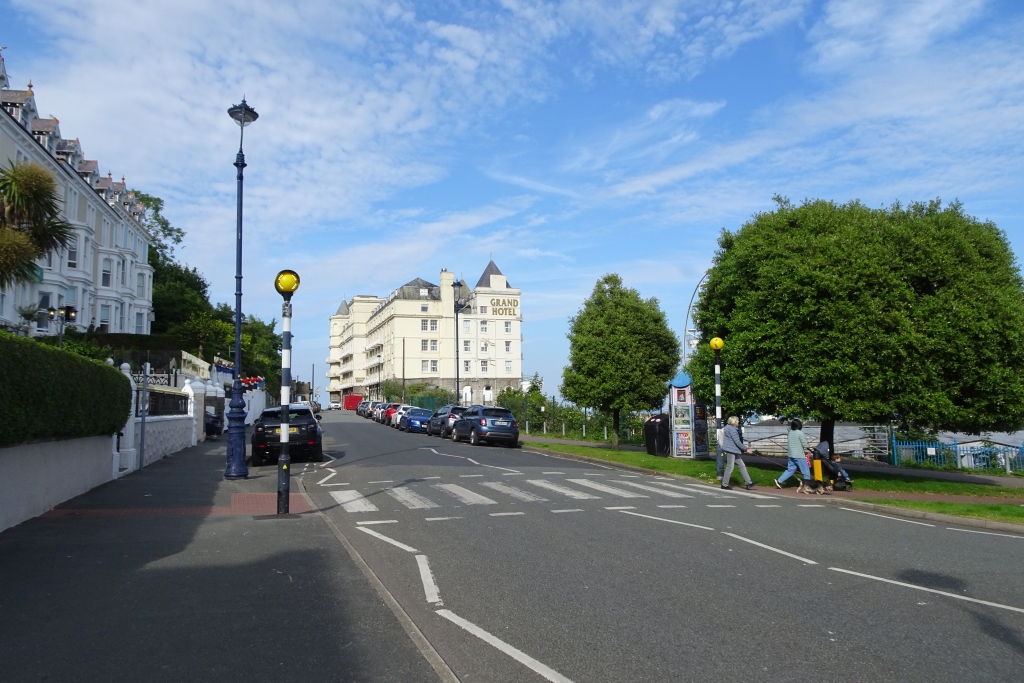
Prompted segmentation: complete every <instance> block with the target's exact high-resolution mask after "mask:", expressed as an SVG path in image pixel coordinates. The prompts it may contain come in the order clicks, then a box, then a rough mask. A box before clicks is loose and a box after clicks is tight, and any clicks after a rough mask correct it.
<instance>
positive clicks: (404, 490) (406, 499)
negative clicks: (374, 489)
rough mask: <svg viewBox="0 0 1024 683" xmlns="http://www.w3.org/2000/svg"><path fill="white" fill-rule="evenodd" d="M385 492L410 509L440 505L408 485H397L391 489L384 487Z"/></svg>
mask: <svg viewBox="0 0 1024 683" xmlns="http://www.w3.org/2000/svg"><path fill="white" fill-rule="evenodd" d="M384 492H385V493H386V494H388V495H389V496H391V497H392V498H394V499H395V500H397V501H398V502H399V503H401V504H402V505H404V506H405V507H407V508H409V509H410V510H428V509H430V508H436V507H440V506H438V504H437V503H434V502H432V501H430V500H428V499H427V498H424V497H423V496H421V495H420V494H418V493H416V492H415V491H413V490H412V489H410V488H408V487H406V486H395V487H393V488H390V489H384Z"/></svg>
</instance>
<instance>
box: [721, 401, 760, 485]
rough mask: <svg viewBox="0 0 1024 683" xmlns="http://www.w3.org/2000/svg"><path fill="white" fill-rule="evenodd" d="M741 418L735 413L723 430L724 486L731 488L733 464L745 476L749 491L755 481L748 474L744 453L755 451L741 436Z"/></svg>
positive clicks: (744, 480) (744, 479)
mask: <svg viewBox="0 0 1024 683" xmlns="http://www.w3.org/2000/svg"><path fill="white" fill-rule="evenodd" d="M739 425H740V419H739V418H738V417H736V416H735V415H733V416H732V417H730V418H729V423H728V424H727V425H725V429H724V430H723V431H722V453H723V454H725V471H724V472H723V473H722V488H723V489H731V488H732V487H731V486H729V477H731V476H732V468H733V465H736V466H738V467H739V468H740V476H742V477H743V482H744V483H745V488H746V489H747V490H748V491H749V490H750V489H752V488H754V483H753V482H752V481H750V475H749V474H747V466H746V464H745V463H744V462H743V454H744V453H753V452H754V451H752V450H750V449H749V448H747V447H746V446H744V445H743V439H741V438H740V430H739Z"/></svg>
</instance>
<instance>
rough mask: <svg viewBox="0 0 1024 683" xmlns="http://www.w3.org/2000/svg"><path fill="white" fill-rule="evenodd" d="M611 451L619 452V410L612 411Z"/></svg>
mask: <svg viewBox="0 0 1024 683" xmlns="http://www.w3.org/2000/svg"><path fill="white" fill-rule="evenodd" d="M612 450H613V451H617V450H619V409H618V408H613V409H612Z"/></svg>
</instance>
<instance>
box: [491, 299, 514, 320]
mask: <svg viewBox="0 0 1024 683" xmlns="http://www.w3.org/2000/svg"><path fill="white" fill-rule="evenodd" d="M491 314H492V315H510V316H513V317H514V316H517V315H519V299H491Z"/></svg>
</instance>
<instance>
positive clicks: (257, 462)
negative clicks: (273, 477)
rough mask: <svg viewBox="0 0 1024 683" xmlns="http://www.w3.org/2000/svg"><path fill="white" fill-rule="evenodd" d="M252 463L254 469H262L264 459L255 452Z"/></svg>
mask: <svg viewBox="0 0 1024 683" xmlns="http://www.w3.org/2000/svg"><path fill="white" fill-rule="evenodd" d="M250 463H251V464H252V466H253V467H262V466H263V458H261V457H260V454H259V453H257V452H255V451H253V454H252V459H251V460H250Z"/></svg>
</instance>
